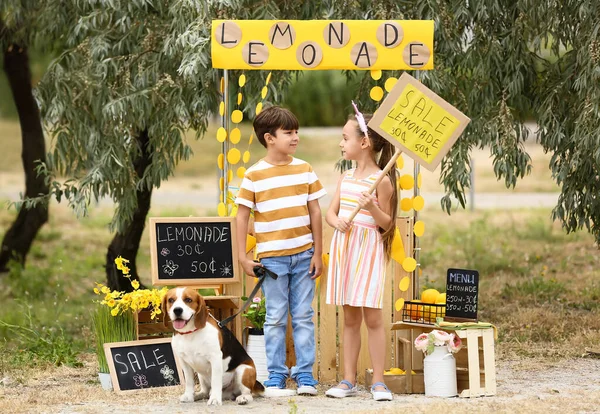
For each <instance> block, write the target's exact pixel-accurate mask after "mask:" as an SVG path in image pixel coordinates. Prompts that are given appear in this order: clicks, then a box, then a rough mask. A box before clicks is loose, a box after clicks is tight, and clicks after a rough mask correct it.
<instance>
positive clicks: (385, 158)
mask: <svg viewBox="0 0 600 414" xmlns="http://www.w3.org/2000/svg"><path fill="white" fill-rule="evenodd" d="M363 117H364V118H365V123H369V121H370V120H371V118H372V117H373V115H372V114H363ZM350 120H353V121H356V116H354V115H352V116H350ZM356 131H357V133H358V135H359V136H360V137H362V136H363V135H364V132H362V131H361V129H360V126H359V125H358V121H356ZM367 131H368V133H369V134H368V135H369V137H368V138H369V140H370V141H371V149H372V151H373V152H374V153H375V154H378V153H381V154H380V155H379V160H378V161H377V166H378V167H379V168H381V169H382V170H383V169H384V168H385V166H386V165H387V163H388V162H389V161H390V159H391V158H392V156H393V155H394V152H395V151H396V148H395V147H394V145H392V143H391V142H389V141H388V140H387V139H385V138H383V137H382V136H381V135H379V134H378V133H377V132H375V131H373V130H372V129H371V128H369V127H367ZM387 175H388V177H389V178H390V181H391V182H392V198H391V200H390V202H391V203H392V208H391V210H390V217H391V218H392V226H391V227H390V228H389V229H387V230H383V229H380V230H379V231H380V232H381V238H382V239H383V250H384V251H385V257H386V259H388V260H389V258H390V256H391V254H392V242H393V241H394V235H395V234H396V215H397V214H398V187H397V186H396V167H395V166H394V167H392V168H390V171H389V172H388V173H387Z"/></svg>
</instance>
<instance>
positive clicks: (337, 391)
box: [325, 380, 358, 398]
mask: <svg viewBox="0 0 600 414" xmlns="http://www.w3.org/2000/svg"><path fill="white" fill-rule="evenodd" d="M341 385H344V386H346V387H348V388H341V387H340V386H341ZM357 391H358V387H357V386H356V385H352V383H350V381H346V380H341V381H340V383H339V384H338V385H336V386H335V387H331V388H329V389H328V390H327V391H326V392H325V395H326V396H328V397H333V398H345V397H353V396H355V395H356V393H357Z"/></svg>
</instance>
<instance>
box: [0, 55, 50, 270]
mask: <svg viewBox="0 0 600 414" xmlns="http://www.w3.org/2000/svg"><path fill="white" fill-rule="evenodd" d="M4 71H5V72H6V76H7V78H8V82H9V84H10V89H11V91H12V95H13V99H14V101H15V105H16V107H17V112H18V114H19V122H20V124H21V141H22V147H23V148H22V152H21V157H22V159H23V169H24V170H25V196H26V197H37V196H39V195H41V194H43V195H46V194H48V192H49V189H48V186H47V185H46V183H45V182H44V177H42V176H38V175H37V173H36V172H35V166H36V164H37V162H38V161H42V162H45V161H46V143H45V142H44V132H43V130H42V123H41V119H40V112H39V109H38V107H37V104H36V102H35V99H34V98H33V93H32V87H31V71H30V68H29V56H28V54H27V49H26V48H25V47H21V46H19V45H15V44H11V45H10V46H9V47H8V48H7V49H6V50H5V51H4ZM47 221H48V206H47V205H42V204H38V205H37V206H36V207H34V208H31V209H26V208H21V209H20V211H19V214H18V216H17V219H16V220H15V222H14V223H13V224H12V226H11V227H10V229H8V231H7V232H6V234H5V235H4V240H2V247H1V248H0V272H6V271H7V270H8V262H9V261H10V260H11V259H14V260H17V261H18V262H20V263H21V264H22V265H24V264H25V258H26V257H27V253H28V252H29V249H30V247H31V244H32V243H33V240H34V239H35V236H36V234H37V232H38V231H39V229H40V228H41V227H42V226H43V225H44V223H46V222H47Z"/></svg>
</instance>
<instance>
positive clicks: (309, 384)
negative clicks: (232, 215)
mask: <svg viewBox="0 0 600 414" xmlns="http://www.w3.org/2000/svg"><path fill="white" fill-rule="evenodd" d="M253 126H254V132H255V133H256V137H257V138H258V140H259V141H260V143H261V144H262V145H263V146H264V147H265V148H266V149H267V155H266V156H265V157H264V158H263V159H261V160H260V161H258V162H257V163H256V164H254V165H253V166H252V167H250V168H249V169H248V170H247V171H246V175H245V176H244V180H243V181H242V184H241V186H240V191H239V193H238V196H237V199H236V200H235V202H236V204H237V205H238V212H237V218H236V223H237V237H238V251H239V257H240V262H241V264H242V267H243V269H244V272H245V273H246V274H247V275H249V276H254V270H253V268H254V266H256V265H257V263H255V262H253V261H252V260H250V259H249V258H247V257H246V234H247V233H248V218H249V217H250V209H254V231H255V235H256V249H257V253H258V258H259V259H260V261H261V263H260V266H264V267H266V268H267V269H269V270H271V271H273V272H275V273H276V274H277V275H279V278H278V279H276V280H275V279H272V278H270V277H266V278H265V280H264V282H263V285H262V289H263V294H264V296H265V299H266V305H267V316H266V321H265V326H264V331H265V344H266V353H267V369H268V370H269V379H268V380H267V381H265V383H264V386H265V388H266V389H265V396H266V397H285V396H291V395H294V394H295V392H294V391H293V390H288V389H287V388H286V379H287V377H288V375H289V372H288V367H287V366H286V365H285V359H286V352H285V351H286V350H285V345H286V344H285V335H286V328H287V320H288V309H289V312H290V314H291V316H292V329H293V332H292V334H293V337H294V349H295V351H296V366H295V367H292V370H291V377H292V378H293V379H294V380H295V381H296V383H297V384H298V389H297V393H298V394H300V395H316V394H317V389H316V388H315V385H317V381H315V379H314V378H313V375H312V367H313V364H314V362H315V340H314V329H315V328H314V324H313V321H312V318H313V313H314V311H313V309H312V300H313V296H314V293H315V279H316V278H317V277H318V276H319V275H320V274H321V272H322V268H323V263H322V224H321V208H320V207H319V201H318V199H319V198H320V197H322V196H324V195H325V190H324V189H323V186H322V185H321V183H320V182H319V180H318V178H317V176H316V174H315V173H314V172H313V170H312V167H311V166H310V165H309V164H308V163H306V162H305V161H302V160H299V159H297V158H294V157H293V156H292V155H293V154H294V153H295V152H296V148H297V146H298V141H299V138H298V119H297V118H296V116H295V115H294V114H293V113H292V112H290V111H289V110H287V109H284V108H281V107H278V106H272V107H269V108H267V109H265V110H263V111H262V112H261V113H260V114H259V115H257V116H256V118H255V120H254V123H253Z"/></svg>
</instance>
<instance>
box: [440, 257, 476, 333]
mask: <svg viewBox="0 0 600 414" xmlns="http://www.w3.org/2000/svg"><path fill="white" fill-rule="evenodd" d="M478 293H479V272H478V271H477V270H466V269H448V275H447V278H446V316H444V320H448V321H459V322H477V295H478Z"/></svg>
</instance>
